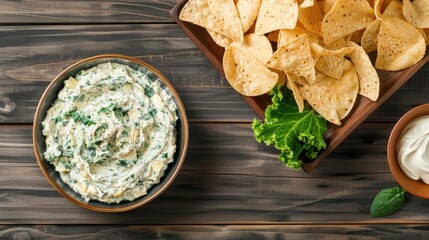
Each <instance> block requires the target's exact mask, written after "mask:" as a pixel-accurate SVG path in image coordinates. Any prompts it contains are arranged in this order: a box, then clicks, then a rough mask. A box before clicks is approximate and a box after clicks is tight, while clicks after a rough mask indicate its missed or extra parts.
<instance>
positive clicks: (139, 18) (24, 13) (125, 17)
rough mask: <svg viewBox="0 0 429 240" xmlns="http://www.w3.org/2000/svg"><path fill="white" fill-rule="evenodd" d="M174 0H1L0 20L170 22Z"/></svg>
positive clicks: (5, 21) (22, 21) (8, 22)
mask: <svg viewBox="0 0 429 240" xmlns="http://www.w3.org/2000/svg"><path fill="white" fill-rule="evenodd" d="M175 4H176V1H175V0H158V1H152V0H141V1H137V0H126V1H102V0H93V1H82V0H73V1H56V0H55V1H48V0H41V1H39V0H23V1H16V0H2V1H0V24H3V25H5V24H16V23H23V24H28V23H32V24H36V23H37V24H46V23H49V24H52V23H57V24H58V23H110V22H145V23H147V22H173V20H172V19H171V17H170V14H169V11H170V10H171V9H172V8H173V6H174V5H175Z"/></svg>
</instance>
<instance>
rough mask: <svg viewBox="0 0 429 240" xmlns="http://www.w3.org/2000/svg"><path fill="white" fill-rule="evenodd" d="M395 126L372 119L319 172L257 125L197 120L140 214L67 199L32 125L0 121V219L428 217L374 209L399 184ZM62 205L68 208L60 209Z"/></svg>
mask: <svg viewBox="0 0 429 240" xmlns="http://www.w3.org/2000/svg"><path fill="white" fill-rule="evenodd" d="M391 127H392V124H364V125H362V126H361V127H360V128H358V130H357V131H356V132H355V133H353V134H352V135H351V136H350V137H349V138H348V139H347V140H346V141H345V142H344V143H343V144H342V145H340V147H339V148H338V149H337V150H336V151H335V152H334V153H333V154H332V155H331V156H330V157H329V158H328V159H326V160H325V161H324V162H323V164H321V166H320V168H318V169H317V170H316V171H315V172H314V173H313V174H312V175H307V174H305V173H303V172H302V171H292V170H289V169H287V168H286V167H285V166H283V164H282V163H281V162H280V161H279V160H277V154H278V152H277V151H276V150H275V149H273V148H271V147H267V146H264V145H262V144H259V143H257V142H256V141H255V140H254V139H253V137H252V131H251V129H250V127H249V125H248V124H191V126H190V144H189V149H188V154H187V158H186V160H185V164H184V166H183V168H182V170H181V172H180V173H179V175H178V177H177V178H176V180H175V181H174V183H173V184H172V186H170V187H169V188H168V189H167V190H166V191H165V192H164V193H163V194H162V195H161V196H160V197H159V198H157V199H156V200H154V201H153V202H151V203H149V204H148V205H146V206H144V207H141V208H139V209H136V210H134V211H131V212H126V213H120V214H103V213H96V212H91V211H89V210H85V209H82V208H80V207H78V206H75V205H74V204H72V203H70V202H69V201H67V200H66V199H64V198H63V197H61V196H60V195H59V194H58V193H57V192H56V191H55V190H54V189H53V188H52V187H51V186H50V185H49V183H48V182H47V181H46V180H45V179H44V177H43V176H42V173H41V171H40V170H39V168H38V166H37V164H36V161H35V159H34V154H33V150H32V146H31V136H30V135H31V133H30V126H27V125H2V126H0V224H59V223H61V224H274V223H275V224H277V223H288V224H326V223H332V224H333V223H337V224H340V223H350V224H356V223H359V224H362V223H365V224H367V223H371V224H372V223H374V224H376V223H429V214H428V213H429V212H428V210H427V209H429V208H428V202H427V201H424V200H422V199H419V198H416V197H412V196H408V197H407V198H408V200H407V203H406V205H405V207H404V208H403V210H401V211H400V212H398V213H397V214H395V215H393V216H390V217H387V218H381V219H372V218H370V217H369V215H368V209H369V205H370V203H371V200H372V198H373V197H374V195H375V194H376V193H377V192H378V191H379V190H380V189H383V188H387V187H392V186H395V185H396V183H395V182H394V180H393V178H392V176H391V174H390V172H389V170H388V166H387V163H386V153H385V149H386V141H387V137H388V134H389V132H390V130H391ZM58 209H61V211H60V212H59V211H58Z"/></svg>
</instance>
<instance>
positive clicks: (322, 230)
mask: <svg viewBox="0 0 429 240" xmlns="http://www.w3.org/2000/svg"><path fill="white" fill-rule="evenodd" d="M428 234H429V226H428V225H356V226H350V225H332V226H330V225H318V226H308V225H295V226H291V225H289V226H288V225H256V226H236V225H200V226H188V225H177V226H176V225H173V226H171V225H166V226H142V225H130V226H110V225H107V226H100V225H98V226H97V225H95V226H94V225H92V226H64V225H53V226H52V225H49V226H47V225H36V226H27V225H24V226H4V225H3V226H0V239H80V240H89V239H106V240H110V239H112V240H117V239H127V240H133V239H146V240H149V239H164V240H169V239H174V240H181V239H189V240H193V239H195V240H200V239H207V240H211V239H228V240H239V239H245V240H264V239H279V240H280V239H288V240H295V239H329V240H331V239H334V240H352V239H360V240H370V239H371V240H373V239H386V240H396V239H403V238H404V236H406V237H407V238H409V239H425V237H426V236H427V235H428Z"/></svg>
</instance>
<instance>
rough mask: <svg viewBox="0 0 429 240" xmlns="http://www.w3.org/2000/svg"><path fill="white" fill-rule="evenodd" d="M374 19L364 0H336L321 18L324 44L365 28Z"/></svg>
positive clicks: (371, 10) (372, 12)
mask: <svg viewBox="0 0 429 240" xmlns="http://www.w3.org/2000/svg"><path fill="white" fill-rule="evenodd" d="M373 20H374V11H373V9H372V8H371V7H370V6H369V3H368V2H367V1H366V0H355V1H350V0H337V1H336V2H335V4H334V6H333V7H332V9H331V11H329V13H328V14H327V15H326V16H325V17H324V18H323V22H322V32H323V37H324V40H325V44H330V43H332V42H334V41H335V40H337V39H340V38H342V37H344V36H347V35H349V34H351V33H353V32H355V31H357V30H360V29H363V28H366V27H367V26H368V25H369V24H370V23H371V22H372V21H373Z"/></svg>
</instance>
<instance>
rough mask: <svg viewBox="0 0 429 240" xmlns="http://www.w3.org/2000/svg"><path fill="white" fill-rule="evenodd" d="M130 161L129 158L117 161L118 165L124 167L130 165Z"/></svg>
mask: <svg viewBox="0 0 429 240" xmlns="http://www.w3.org/2000/svg"><path fill="white" fill-rule="evenodd" d="M128 164H129V163H128V161H127V160H123V159H122V160H118V161H116V165H119V166H122V167H128Z"/></svg>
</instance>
